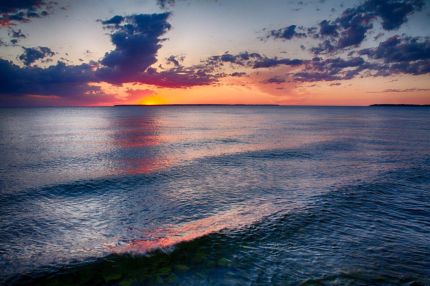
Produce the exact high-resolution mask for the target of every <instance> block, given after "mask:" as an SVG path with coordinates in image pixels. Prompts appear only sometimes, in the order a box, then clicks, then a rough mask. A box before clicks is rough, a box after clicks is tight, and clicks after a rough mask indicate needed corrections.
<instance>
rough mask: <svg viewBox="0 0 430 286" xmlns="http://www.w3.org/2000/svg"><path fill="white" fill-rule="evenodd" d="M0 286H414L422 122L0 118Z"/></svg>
mask: <svg viewBox="0 0 430 286" xmlns="http://www.w3.org/2000/svg"><path fill="white" fill-rule="evenodd" d="M0 157H1V161H0V189H1V192H0V283H1V284H51V285H55V284H56V285H66V284H69V285H76V284H87V285H104V284H106V285H152V284H162V285H165V284H173V285H177V284H179V285H207V284H213V285H260V284H262V285H264V284H272V285H297V284H302V285H346V284H351V285H369V284H372V285H412V284H413V283H415V284H414V285H422V284H429V283H430V239H429V237H430V194H429V192H430V108H413V107H412V108H406V107H400V108H396V107H390V108H368V107H207V106H206V107H117V108H33V109H24V108H23V109H0Z"/></svg>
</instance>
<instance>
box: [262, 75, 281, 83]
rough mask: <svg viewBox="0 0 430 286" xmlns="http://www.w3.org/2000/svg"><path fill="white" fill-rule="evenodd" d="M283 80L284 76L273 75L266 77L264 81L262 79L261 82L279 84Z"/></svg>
mask: <svg viewBox="0 0 430 286" xmlns="http://www.w3.org/2000/svg"><path fill="white" fill-rule="evenodd" d="M285 81H286V80H285V78H282V77H280V76H274V77H271V78H268V79H266V80H265V81H263V83H269V84H281V83H284V82H285Z"/></svg>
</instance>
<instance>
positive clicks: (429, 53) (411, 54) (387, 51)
mask: <svg viewBox="0 0 430 286" xmlns="http://www.w3.org/2000/svg"><path fill="white" fill-rule="evenodd" d="M359 53H360V54H361V55H367V56H369V57H370V58H372V59H382V60H384V62H386V63H393V62H411V61H418V60H429V59H430V39H429V38H420V37H403V38H402V37H400V36H393V37H391V38H389V39H387V40H386V41H384V42H381V43H380V44H379V45H378V47H376V48H371V49H364V50H361V51H360V52H359Z"/></svg>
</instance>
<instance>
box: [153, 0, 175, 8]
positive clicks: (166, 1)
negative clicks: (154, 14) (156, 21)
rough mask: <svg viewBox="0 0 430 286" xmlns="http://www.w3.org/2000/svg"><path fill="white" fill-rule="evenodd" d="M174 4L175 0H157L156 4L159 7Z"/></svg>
mask: <svg viewBox="0 0 430 286" xmlns="http://www.w3.org/2000/svg"><path fill="white" fill-rule="evenodd" d="M173 4H175V0H157V5H158V6H159V7H160V8H161V9H165V8H166V7H167V6H171V5H173Z"/></svg>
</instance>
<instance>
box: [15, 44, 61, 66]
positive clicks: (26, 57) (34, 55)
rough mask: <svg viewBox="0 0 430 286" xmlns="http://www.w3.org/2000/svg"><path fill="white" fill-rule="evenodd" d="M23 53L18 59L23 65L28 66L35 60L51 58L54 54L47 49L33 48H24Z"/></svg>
mask: <svg viewBox="0 0 430 286" xmlns="http://www.w3.org/2000/svg"><path fill="white" fill-rule="evenodd" d="M23 49H24V53H22V54H21V55H20V56H19V57H18V58H19V60H20V61H22V62H23V63H24V65H26V66H29V65H31V64H32V63H34V62H35V61H37V60H40V59H43V58H46V57H52V56H53V55H54V54H55V53H54V52H53V51H51V49H49V48H48V47H35V48H25V47H23Z"/></svg>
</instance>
